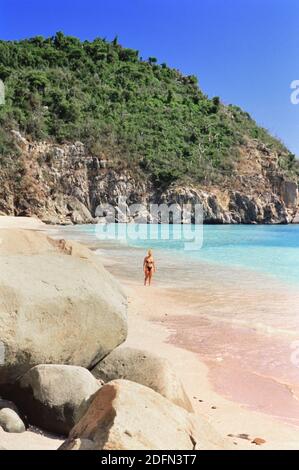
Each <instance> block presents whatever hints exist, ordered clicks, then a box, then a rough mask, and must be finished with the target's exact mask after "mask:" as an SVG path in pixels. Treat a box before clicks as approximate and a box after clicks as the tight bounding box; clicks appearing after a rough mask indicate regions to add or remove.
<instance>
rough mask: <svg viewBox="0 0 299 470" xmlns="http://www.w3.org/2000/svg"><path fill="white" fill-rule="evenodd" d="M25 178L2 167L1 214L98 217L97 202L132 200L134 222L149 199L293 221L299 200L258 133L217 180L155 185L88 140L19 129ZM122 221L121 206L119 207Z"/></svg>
mask: <svg viewBox="0 0 299 470" xmlns="http://www.w3.org/2000/svg"><path fill="white" fill-rule="evenodd" d="M14 138H15V140H16V142H17V143H18V145H19V147H20V152H21V154H22V159H23V160H22V161H23V167H24V169H23V176H22V181H21V183H20V184H19V186H18V187H16V184H15V182H14V181H9V180H8V179H7V177H5V175H4V176H3V178H2V180H1V173H0V183H1V185H0V212H1V213H5V214H8V215H18V216H20V215H23V216H32V215H36V216H38V217H39V218H40V219H42V220H43V221H45V222H47V223H64V224H72V223H75V224H76V223H80V224H81V223H93V222H96V221H97V219H98V217H97V216H99V217H100V215H101V211H99V210H97V208H98V206H100V207H103V205H104V204H109V205H112V206H113V207H116V206H117V205H118V203H119V196H122V197H123V198H124V200H125V204H124V208H125V210H126V214H125V217H127V219H128V221H131V220H134V219H135V218H136V217H137V218H139V217H140V215H141V216H142V219H144V217H145V218H148V220H150V219H151V217H148V214H147V208H148V207H149V204H151V203H154V204H162V203H167V204H171V203H177V204H182V203H185V204H190V205H193V206H194V205H195V204H202V206H203V218H204V222H205V223H220V224H227V223H276V224H278V223H288V222H291V221H292V220H293V218H294V216H295V213H296V208H297V206H298V187H297V184H296V182H295V181H289V180H288V178H286V177H285V176H284V175H283V174H282V171H281V169H280V167H279V155H278V154H277V153H275V152H273V151H272V150H271V149H269V148H267V147H266V146H265V145H262V144H261V143H260V142H258V141H256V140H255V139H251V140H250V139H248V140H247V141H246V142H244V143H243V144H242V145H241V146H240V154H241V155H242V158H240V163H238V164H237V166H236V168H235V169H234V171H233V172H232V174H231V175H229V177H228V178H227V179H225V178H224V179H223V181H222V182H221V183H219V185H218V186H215V185H214V186H213V185H210V184H205V183H202V184H201V185H197V186H194V185H193V186H191V185H190V186H188V185H184V186H182V185H178V184H171V185H170V186H168V187H167V188H156V187H154V186H153V184H152V183H150V182H149V181H147V179H146V177H144V175H143V176H140V175H138V172H137V171H135V172H134V171H133V170H128V169H126V168H120V167H119V165H118V166H116V165H115V164H114V163H113V161H112V160H111V161H108V160H107V159H105V158H102V157H101V158H100V157H95V156H92V155H90V154H89V153H88V151H87V150H86V148H85V146H84V145H83V144H82V143H81V142H75V143H73V144H63V145H57V144H55V145H54V144H51V143H47V142H28V141H27V140H26V139H25V138H24V137H22V136H20V135H19V133H17V134H14ZM133 204H142V205H144V206H145V210H144V209H140V208H139V209H138V208H136V206H135V207H132V205H133ZM115 216H116V219H117V220H118V219H122V221H123V212H122V210H118V211H115Z"/></svg>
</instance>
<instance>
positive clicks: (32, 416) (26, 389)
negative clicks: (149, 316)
mask: <svg viewBox="0 0 299 470" xmlns="http://www.w3.org/2000/svg"><path fill="white" fill-rule="evenodd" d="M0 242H1V243H0V258H1V266H2V267H3V269H1V273H0V293H1V295H0V344H1V345H2V350H1V351H2V354H1V357H0V396H1V399H0V427H2V428H3V430H4V431H5V432H13V433H22V432H25V430H26V429H27V428H28V426H30V425H34V426H37V427H39V428H40V429H42V430H45V431H50V432H52V433H55V434H58V435H62V436H65V439H66V440H65V442H64V443H63V445H62V446H61V449H71V450H76V449H195V448H199V449H201V448H224V447H225V445H224V443H223V442H222V440H221V439H220V438H219V436H218V435H217V433H215V432H214V431H213V429H211V428H210V426H209V425H208V424H207V423H205V421H204V419H199V418H198V417H196V416H195V415H194V413H192V405H191V403H190V401H189V399H188V397H187V395H186V393H185V391H184V389H183V386H182V384H181V382H180V380H179V379H178V377H177V375H176V373H175V372H174V370H173V368H172V367H171V365H170V364H169V363H168V362H167V361H166V360H164V359H161V358H159V357H157V356H156V355H155V354H153V353H149V352H144V351H141V350H135V349H130V348H127V347H123V346H120V345H121V343H123V342H124V341H125V339H126V336H127V314H126V308H127V305H126V298H125V295H124V293H123V291H122V289H121V287H120V286H119V284H118V282H117V281H116V280H115V279H114V278H112V276H111V275H110V274H109V273H108V272H107V271H106V270H105V269H104V267H103V266H102V264H101V263H100V261H99V260H98V257H96V256H94V255H93V254H92V253H91V252H90V251H89V250H88V249H86V248H84V247H82V246H81V245H79V244H77V243H73V242H65V241H54V240H52V239H50V238H49V237H47V236H46V235H44V234H43V233H39V232H31V231H27V230H15V229H6V230H1V231H0ZM2 447H3V446H2ZM0 448H1V437H0Z"/></svg>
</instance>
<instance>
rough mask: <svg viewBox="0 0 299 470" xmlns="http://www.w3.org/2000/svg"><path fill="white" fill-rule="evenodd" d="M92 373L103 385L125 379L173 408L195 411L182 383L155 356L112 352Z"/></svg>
mask: <svg viewBox="0 0 299 470" xmlns="http://www.w3.org/2000/svg"><path fill="white" fill-rule="evenodd" d="M91 372H92V374H93V375H94V376H95V377H96V378H98V379H102V380H103V381H104V382H110V381H111V380H115V379H126V380H130V381H132V382H137V383H139V384H141V385H145V386H147V387H149V388H152V389H153V390H155V391H156V392H157V393H160V394H161V395H163V396H164V397H165V398H168V400H170V401H172V402H173V403H174V404H176V405H178V406H181V407H183V408H185V409H186V410H187V411H193V409H192V405H191V402H190V400H189V398H188V397H187V395H186V392H185V391H184V388H183V386H182V384H181V381H180V380H179V378H178V377H177V375H176V373H175V371H174V370H173V368H172V367H171V365H170V364H169V362H168V361H167V360H166V359H163V358H160V357H159V356H156V355H155V354H153V353H149V352H147V351H142V350H140V349H134V348H128V347H120V348H117V349H115V350H114V351H112V353H110V354H109V356H107V357H106V358H105V359H103V360H102V361H101V362H100V363H99V364H97V365H96V366H95V367H94V368H93V369H92V371H91Z"/></svg>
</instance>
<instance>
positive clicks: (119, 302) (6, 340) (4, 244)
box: [0, 230, 127, 388]
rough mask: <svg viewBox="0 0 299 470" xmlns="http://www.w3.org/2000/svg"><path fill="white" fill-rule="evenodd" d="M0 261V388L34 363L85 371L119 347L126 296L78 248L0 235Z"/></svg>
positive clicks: (37, 236)
mask: <svg viewBox="0 0 299 470" xmlns="http://www.w3.org/2000/svg"><path fill="white" fill-rule="evenodd" d="M24 253H25V254H24ZM0 262H1V271H0V345H2V347H4V353H5V357H4V360H3V361H2V362H3V363H2V364H0V388H1V385H2V384H7V383H13V382H14V381H15V380H16V379H17V378H18V377H20V376H22V375H23V374H24V373H25V372H26V371H27V370H29V369H30V368H31V367H33V366H35V365H38V364H72V365H80V366H83V367H87V368H91V367H92V366H93V365H95V364H96V363H98V362H99V360H101V359H102V358H103V357H105V356H106V355H107V354H109V352H111V351H112V350H113V349H114V348H116V347H117V346H118V345H119V344H121V343H122V342H123V341H124V340H125V338H126V335H127V317H126V306H127V305H126V298H125V295H124V293H123V291H122V289H121V288H120V286H119V284H118V282H117V281H116V280H115V279H114V278H113V277H112V276H111V275H110V274H109V273H108V272H107V271H106V270H105V268H104V267H103V265H102V264H101V263H100V261H99V260H98V257H97V256H96V255H93V254H92V253H91V252H90V251H89V250H88V249H86V248H84V247H82V246H81V245H80V244H77V243H75V242H64V241H60V242H54V241H53V240H51V239H49V238H48V237H47V236H46V235H44V234H42V233H35V232H29V231H24V230H1V231H0Z"/></svg>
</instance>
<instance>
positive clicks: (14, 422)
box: [0, 408, 26, 433]
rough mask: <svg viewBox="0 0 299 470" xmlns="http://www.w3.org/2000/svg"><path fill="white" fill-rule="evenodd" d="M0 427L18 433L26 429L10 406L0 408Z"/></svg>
mask: <svg viewBox="0 0 299 470" xmlns="http://www.w3.org/2000/svg"><path fill="white" fill-rule="evenodd" d="M0 427H2V428H3V430H4V431H6V432H15V433H20V432H25V431H26V428H25V425H24V423H23V421H22V420H21V418H20V417H19V416H18V414H17V413H16V412H15V411H14V410H12V409H11V408H2V410H0Z"/></svg>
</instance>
